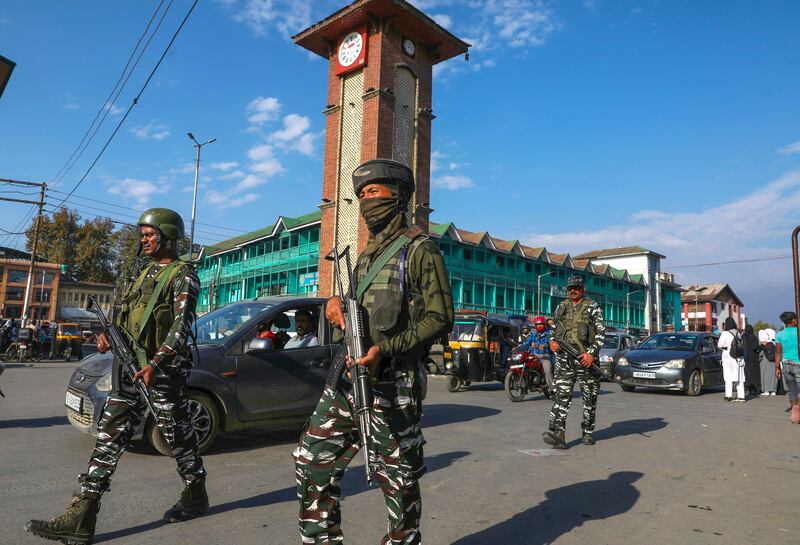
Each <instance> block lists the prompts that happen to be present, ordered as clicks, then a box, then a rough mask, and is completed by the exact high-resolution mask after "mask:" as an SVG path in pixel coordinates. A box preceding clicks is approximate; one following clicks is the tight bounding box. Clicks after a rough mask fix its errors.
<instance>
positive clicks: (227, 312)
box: [197, 302, 272, 344]
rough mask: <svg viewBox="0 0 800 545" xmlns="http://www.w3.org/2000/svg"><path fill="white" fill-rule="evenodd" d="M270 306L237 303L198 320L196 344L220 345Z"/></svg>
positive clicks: (255, 303) (254, 303)
mask: <svg viewBox="0 0 800 545" xmlns="http://www.w3.org/2000/svg"><path fill="white" fill-rule="evenodd" d="M271 306H272V305H271V304H269V303H257V302H252V303H238V304H234V305H229V306H227V307H223V308H220V309H217V310H215V311H214V312H210V313H208V314H206V315H205V316H203V317H202V318H198V320H197V344H221V343H222V341H224V340H225V339H226V338H227V337H230V336H231V335H233V334H234V333H235V332H236V330H238V329H239V328H240V327H242V326H243V325H244V324H245V323H247V322H248V321H249V320H250V319H251V318H253V317H255V316H257V315H259V314H261V313H262V312H263V311H265V310H266V309H268V308H269V307H271Z"/></svg>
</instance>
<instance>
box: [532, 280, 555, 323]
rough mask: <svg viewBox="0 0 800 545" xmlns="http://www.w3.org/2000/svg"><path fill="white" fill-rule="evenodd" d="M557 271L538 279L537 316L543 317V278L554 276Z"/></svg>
mask: <svg viewBox="0 0 800 545" xmlns="http://www.w3.org/2000/svg"><path fill="white" fill-rule="evenodd" d="M554 272H555V271H550V272H546V273H544V274H540V275H539V276H537V277H536V315H537V316H541V315H542V312H541V311H542V277H543V276H548V275H551V274H553V273H554Z"/></svg>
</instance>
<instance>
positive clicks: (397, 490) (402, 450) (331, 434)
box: [293, 369, 425, 545]
mask: <svg viewBox="0 0 800 545" xmlns="http://www.w3.org/2000/svg"><path fill="white" fill-rule="evenodd" d="M388 372H389V373H390V374H391V376H389V377H387V380H385V381H379V382H377V383H376V384H375V385H374V386H373V396H374V401H373V405H372V411H371V413H372V416H371V430H372V439H371V447H372V454H373V456H372V458H371V461H372V465H373V467H375V468H377V469H376V471H375V474H374V475H373V477H374V478H375V479H376V480H377V481H378V484H379V485H380V487H381V490H382V491H383V497H384V501H385V502H386V507H387V508H388V511H389V515H388V523H387V531H386V535H385V536H384V537H383V539H382V540H381V545H389V544H391V545H400V544H403V545H416V544H419V543H421V539H422V534H421V533H420V529H419V525H420V517H421V515H422V500H421V498H420V490H419V482H418V480H419V478H420V477H421V476H422V475H423V474H424V473H425V464H424V462H423V456H422V447H423V445H424V444H425V439H424V438H423V436H422V428H421V425H420V404H419V396H418V395H417V390H416V388H414V387H413V381H412V379H411V378H410V377H409V374H408V372H406V371H403V370H394V369H389V370H388ZM353 414H354V412H353V398H352V395H351V394H350V393H344V392H343V391H342V390H341V389H336V390H333V389H331V388H327V387H326V389H325V391H324V392H323V394H322V397H321V398H320V400H319V403H318V404H317V407H316V409H315V410H314V413H313V414H312V415H311V418H309V420H308V422H307V423H306V428H305V431H304V432H303V434H302V436H301V437H300V442H299V444H298V446H297V448H296V449H295V450H294V452H293V456H294V460H295V470H296V477H297V497H298V499H299V501H300V517H299V527H300V536H301V538H302V543H304V544H308V545H311V544H313V545H330V544H334V543H343V537H342V531H341V521H342V517H341V512H340V511H339V500H340V498H341V487H340V483H341V480H342V476H343V475H344V471H345V468H346V467H347V465H348V464H349V463H350V461H351V460H352V459H353V458H354V457H355V455H356V454H357V453H358V451H359V448H360V444H359V441H360V439H359V434H358V427H357V424H356V423H355V421H354V419H353ZM361 478H364V477H361Z"/></svg>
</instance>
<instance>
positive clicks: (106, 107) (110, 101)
mask: <svg viewBox="0 0 800 545" xmlns="http://www.w3.org/2000/svg"><path fill="white" fill-rule="evenodd" d="M163 5H164V0H161V2H159V4H158V6H157V7H156V9H155V11H154V12H153V15H151V16H150V20H149V21H148V22H147V26H146V27H145V29H144V32H142V35H141V36H139V40H138V41H137V42H136V45H135V46H134V48H133V51H131V54H130V55H129V56H128V62H126V63H125V68H123V69H122V73H121V74H120V76H119V78H118V79H117V83H115V84H114V88H113V89H111V92H110V93H109V94H108V97H107V98H106V100H105V101H104V102H103V104H102V105H101V106H100V108H99V109H98V110H97V113H96V114H95V116H94V119H93V120H92V122H91V124H90V125H89V127H88V128H87V129H86V132H84V133H83V137H82V138H81V141H80V142H79V143H78V146H77V147H76V148H75V150H74V151H73V152H72V155H70V156H69V158H68V159H67V161H66V163H64V165H63V166H62V167H61V168H60V169H59V170H58V173H57V174H56V175H55V176H53V179H52V180H50V184H51V185H56V184H58V183H59V182H60V181H61V180H62V179H63V178H64V176H66V175H67V174H68V173H69V171H70V170H72V167H73V166H75V164H76V163H77V162H78V160H79V159H80V158H81V155H83V152H84V151H86V148H87V147H89V144H91V142H92V140H93V139H94V137H95V135H96V134H97V131H98V130H99V129H100V126H101V125H102V124H103V122H104V121H105V119H106V117H107V116H108V114H109V112H110V111H111V108H113V106H114V102H115V101H116V100H117V98H118V97H119V95H120V94H121V93H122V91H123V90H124V89H125V86H126V85H127V83H128V79H129V78H130V77H131V75H132V74H133V72H134V70H136V66H137V65H138V64H139V60H141V58H142V55H143V54H144V52H145V51H146V50H147V46H148V45H150V41H151V40H152V39H153V36H155V35H156V33H157V32H158V28H159V27H160V26H161V22H162V21H163V20H164V16H166V14H167V12H168V11H169V8H170V6H171V5H172V2H170V3H169V5H168V6H167V9H166V10H164V13H163V15H162V16H161V19H160V20H159V22H158V25H157V26H156V29H155V30H154V31H153V33H152V34H151V35H150V38H149V39H148V40H147V42H146V43H145V44H144V47H143V48H142V50H141V52H140V53H139V57H138V58H137V59H136V62H135V63H134V65H133V67H131V69H130V72H128V67H130V65H131V60H133V56H134V55H135V54H136V51H138V49H139V46H140V45H141V43H142V40H143V39H144V37H145V36H146V35H147V33H148V31H149V30H150V26H151V25H152V24H153V21H154V20H155V18H156V15H158V12H159V11H161V6H163ZM126 73H127V74H128V75H127V77H126V76H125V74H126ZM123 78H124V79H125V81H124V82H123V81H122V80H123ZM121 82H122V86H120V83H121ZM118 89H119V90H118ZM115 92H116V95H114V93H115ZM104 111H105V114H104V115H103V118H102V119H100V122H99V123H98V124H97V128H96V129H95V131H94V133H93V134H92V136H91V138H89V140H88V141H86V137H87V136H89V133H90V132H91V130H92V127H94V124H95V123H96V122H97V120H98V118H100V115H101V114H103V112H104ZM84 142H86V145H85V146H84V145H83V143H84ZM81 146H83V149H81ZM79 150H80V153H78V151H79ZM76 154H77V155H78V156H77V157H75V155H76ZM73 158H74V159H75V160H74V161H73ZM70 162H72V164H70ZM68 165H69V167H68V168H67V166H68ZM65 169H66V170H65Z"/></svg>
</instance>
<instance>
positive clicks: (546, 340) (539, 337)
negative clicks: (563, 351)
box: [521, 316, 553, 395]
mask: <svg viewBox="0 0 800 545" xmlns="http://www.w3.org/2000/svg"><path fill="white" fill-rule="evenodd" d="M533 327H534V331H533V332H531V334H530V335H528V336H527V338H526V339H525V340H524V341H523V343H522V345H521V347H522V348H524V349H525V350H527V351H528V352H530V353H531V354H536V356H538V357H539V359H540V360H541V361H542V367H543V368H544V377H545V379H546V380H547V389H548V390H549V391H550V392H552V391H553V369H552V365H551V358H552V356H553V351H552V350H551V349H550V330H549V328H548V327H547V320H545V318H544V316H537V317H536V318H534V320H533ZM551 395H552V394H551Z"/></svg>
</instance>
